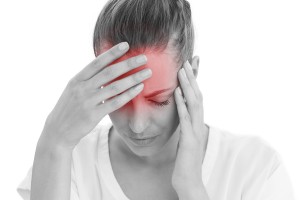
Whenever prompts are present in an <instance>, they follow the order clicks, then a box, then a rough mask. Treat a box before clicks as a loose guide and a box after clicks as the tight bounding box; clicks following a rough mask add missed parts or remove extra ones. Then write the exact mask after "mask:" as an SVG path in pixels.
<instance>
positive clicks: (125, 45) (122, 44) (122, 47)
mask: <svg viewBox="0 0 300 200" xmlns="http://www.w3.org/2000/svg"><path fill="white" fill-rule="evenodd" d="M128 47H129V45H128V43H127V42H122V43H121V44H120V45H119V50H121V51H124V50H125V49H127V48H128Z"/></svg>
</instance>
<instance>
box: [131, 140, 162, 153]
mask: <svg viewBox="0 0 300 200" xmlns="http://www.w3.org/2000/svg"><path fill="white" fill-rule="evenodd" d="M126 143H127V146H128V148H129V149H130V150H131V151H132V152H133V153H134V154H135V155H137V156H139V157H148V156H154V155H156V154H157V153H158V152H159V147H158V145H157V144H156V145H155V144H152V145H148V146H147V145H145V146H144V145H136V144H133V143H132V141H130V139H129V138H127V139H126Z"/></svg>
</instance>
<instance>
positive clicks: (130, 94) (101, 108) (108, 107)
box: [95, 83, 144, 115]
mask: <svg viewBox="0 0 300 200" xmlns="http://www.w3.org/2000/svg"><path fill="white" fill-rule="evenodd" d="M143 88H144V84H143V83H140V84H138V85H136V86H134V87H132V88H130V89H128V90H127V91H126V92H124V93H122V94H120V95H117V96H115V97H114V98H111V99H109V100H107V101H105V102H104V103H102V104H99V105H98V106H97V107H96V109H95V111H96V112H101V113H104V115H106V114H109V113H111V112H113V111H115V110H117V109H119V108H121V107H122V106H124V105H126V104H127V103H128V102H129V101H130V100H131V99H133V98H134V97H136V96H137V95H138V94H139V93H140V92H141V91H142V90H143Z"/></svg>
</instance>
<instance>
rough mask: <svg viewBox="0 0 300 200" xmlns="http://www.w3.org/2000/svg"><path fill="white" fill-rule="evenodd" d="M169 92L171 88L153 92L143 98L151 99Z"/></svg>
mask: <svg viewBox="0 0 300 200" xmlns="http://www.w3.org/2000/svg"><path fill="white" fill-rule="evenodd" d="M169 90H172V88H166V89H162V90H157V91H153V92H151V93H150V94H147V95H146V96H145V98H151V97H154V96H156V95H158V94H161V93H164V92H166V91H169Z"/></svg>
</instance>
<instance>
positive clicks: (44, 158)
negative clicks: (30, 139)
mask: <svg viewBox="0 0 300 200" xmlns="http://www.w3.org/2000/svg"><path fill="white" fill-rule="evenodd" d="M71 160H72V150H71V149H64V148H61V147H58V146H57V145H55V144H50V143H49V142H48V143H47V140H45V139H44V140H43V139H41V138H40V140H39V142H38V144H37V147H36V152H35V156H34V163H33V168H32V180H31V195H30V200H54V199H55V200H70V187H71Z"/></svg>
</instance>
